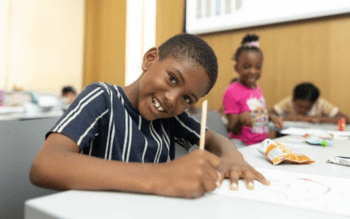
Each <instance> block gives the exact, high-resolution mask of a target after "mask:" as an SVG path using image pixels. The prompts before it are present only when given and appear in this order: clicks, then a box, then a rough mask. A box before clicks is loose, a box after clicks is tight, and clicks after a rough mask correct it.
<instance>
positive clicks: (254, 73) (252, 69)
mask: <svg viewBox="0 0 350 219" xmlns="http://www.w3.org/2000/svg"><path fill="white" fill-rule="evenodd" d="M261 68H262V58H261V56H260V54H259V53H258V52H256V51H244V52H242V53H241V55H240V56H239V59H238V62H237V64H236V65H235V70H236V72H237V73H238V75H239V82H240V83H242V84H244V85H246V86H247V87H251V88H254V87H255V86H256V82H257V81H258V80H259V78H260V76H261V73H262V70H261Z"/></svg>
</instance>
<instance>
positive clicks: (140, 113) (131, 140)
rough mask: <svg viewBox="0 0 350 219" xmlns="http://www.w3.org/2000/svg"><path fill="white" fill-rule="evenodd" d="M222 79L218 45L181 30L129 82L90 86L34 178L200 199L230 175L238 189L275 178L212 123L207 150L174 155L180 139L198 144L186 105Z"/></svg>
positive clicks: (46, 183) (47, 146)
mask: <svg viewBox="0 0 350 219" xmlns="http://www.w3.org/2000/svg"><path fill="white" fill-rule="evenodd" d="M216 79H217V60H216V56H215V54H214V52H213V51H212V49H211V48H210V47H209V45H208V44H206V43H205V42H204V41H203V40H201V39H200V38H198V37H196V36H193V35H190V34H180V35H176V36H174V37H172V38H170V39H169V40H167V41H166V42H165V43H164V44H162V45H161V46H160V47H159V48H152V49H150V50H149V51H148V52H147V53H146V54H145V55H144V58H143V63H142V75H141V76H140V77H139V78H138V79H137V80H136V81H135V82H134V83H132V84H131V85H129V86H126V87H119V86H115V85H109V84H107V83H95V84H92V85H89V86H87V87H86V88H85V89H84V90H83V91H82V92H81V93H80V94H79V96H78V97H77V98H76V100H75V101H74V102H73V103H72V105H71V106H70V107H69V109H68V110H67V112H66V113H65V114H64V115H63V116H62V117H61V118H60V120H59V121H58V122H57V123H56V125H55V126H54V127H53V129H52V130H51V131H50V132H49V133H48V134H47V135H46V141H45V143H44V144H43V146H42V148H41V150H40V151H39V152H38V154H37V156H36V158H35V160H34V162H33V164H32V168H31V172H30V179H31V182H32V183H33V184H35V185H38V186H41V187H45V188H51V189H58V190H66V189H84V190H120V191H129V192H140V193H150V194H157V195H164V196H174V197H185V198H194V197H199V196H202V195H204V194H205V192H209V191H213V190H214V189H215V188H216V187H217V186H218V185H220V184H221V182H222V180H223V178H224V177H228V178H230V180H231V188H232V189H233V190H236V189H237V185H238V179H240V178H245V180H246V183H247V186H248V188H250V189H252V188H253V187H254V185H253V180H254V179H257V180H259V181H261V182H262V183H264V184H269V182H268V181H267V180H266V179H265V178H264V177H263V176H262V175H261V174H260V173H258V172H257V171H256V170H255V169H254V168H252V167H251V166H250V165H249V164H247V163H246V162H245V160H244V159H243V156H242V155H241V154H240V153H239V152H238V150H237V149H236V148H235V146H234V144H233V143H232V142H231V141H230V140H229V139H228V138H226V137H224V136H221V135H219V134H217V133H215V132H213V131H210V130H208V131H207V134H206V139H205V147H206V150H207V151H201V150H195V151H193V152H191V153H189V154H188V155H186V156H183V157H181V158H179V159H176V160H174V157H175V154H174V147H175V142H177V143H179V144H180V145H182V146H184V147H185V148H186V149H188V148H189V147H191V146H192V145H193V144H198V141H199V132H200V124H199V123H198V122H197V121H196V120H195V119H193V118H192V117H190V116H189V115H188V114H187V113H186V112H184V110H185V109H187V108H188V107H189V106H190V105H192V104H195V103H196V102H197V101H198V100H199V98H201V97H203V96H205V95H206V94H207V93H208V92H209V91H210V89H211V88H212V87H213V86H214V84H215V82H216Z"/></svg>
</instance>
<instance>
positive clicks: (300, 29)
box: [199, 15, 350, 116]
mask: <svg viewBox="0 0 350 219" xmlns="http://www.w3.org/2000/svg"><path fill="white" fill-rule="evenodd" d="M349 30H350V16H349V15H342V16H335V17H329V18H322V19H314V20H306V21H298V22H291V23H286V24H277V25H271V26H265V27H256V28H249V29H243V30H234V31H227V32H221V33H214V34H207V35H201V37H202V38H203V39H204V40H206V41H207V42H208V43H209V44H210V45H211V46H212V48H213V49H214V51H215V53H216V54H217V56H218V60H219V78H218V82H217V84H216V85H215V86H214V88H213V90H212V91H211V92H210V94H209V95H208V97H207V98H208V100H209V105H210V107H211V108H214V109H215V108H219V107H220V106H221V104H222V100H221V99H219V98H218V96H220V95H221V96H222V94H223V92H224V91H225V89H226V87H227V85H228V83H229V81H230V80H231V78H233V77H235V76H237V74H236V73H235V72H234V70H233V65H234V64H235V63H234V62H233V61H232V60H231V57H232V54H233V53H234V52H235V50H236V49H237V48H238V46H239V45H240V43H241V40H242V38H243V37H244V36H245V35H246V34H247V33H255V34H257V35H259V36H260V46H261V49H262V51H263V53H264V64H263V74H262V77H261V79H260V80H259V84H260V86H261V87H262V89H263V92H264V96H265V98H266V102H267V105H268V108H271V107H272V106H273V105H274V104H275V103H277V102H278V101H279V100H281V99H282V98H284V97H286V96H288V95H291V94H292V91H293V88H294V86H295V85H296V84H298V83H300V82H304V81H311V82H312V83H314V84H315V85H316V86H317V87H318V88H319V89H320V90H321V95H322V96H323V97H324V98H326V99H328V100H329V101H331V102H332V103H334V104H335V105H337V106H338V107H339V108H340V109H341V110H342V111H343V112H344V113H345V114H347V115H349V116H350V100H349V98H347V94H348V93H349V86H348V85H347V84H348V82H349V81H350V74H348V73H347V69H349V67H350V63H349V62H348V61H347V60H348V59H349V57H350V37H349V34H348V31H349ZM199 104H200V103H199Z"/></svg>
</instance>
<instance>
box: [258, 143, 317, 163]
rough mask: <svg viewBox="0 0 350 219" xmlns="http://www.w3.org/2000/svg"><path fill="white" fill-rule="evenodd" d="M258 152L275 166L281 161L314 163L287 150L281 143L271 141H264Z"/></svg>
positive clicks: (301, 155) (306, 157)
mask: <svg viewBox="0 0 350 219" xmlns="http://www.w3.org/2000/svg"><path fill="white" fill-rule="evenodd" d="M258 149H259V151H260V152H261V153H262V154H264V155H265V156H266V157H267V159H269V160H270V161H271V162H272V164H273V165H277V164H279V163H281V162H283V161H289V162H292V163H298V164H307V163H315V161H313V160H311V159H310V158H309V157H308V156H305V155H303V154H298V153H295V152H293V151H292V150H290V149H289V148H287V147H286V146H284V145H283V144H281V143H278V142H275V141H273V140H271V139H269V138H268V139H265V140H264V141H263V142H262V143H261V144H260V147H259V148H258Z"/></svg>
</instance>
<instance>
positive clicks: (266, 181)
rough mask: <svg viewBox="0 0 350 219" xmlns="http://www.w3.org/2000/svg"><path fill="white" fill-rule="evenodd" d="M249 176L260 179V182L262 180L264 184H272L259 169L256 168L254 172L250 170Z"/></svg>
mask: <svg viewBox="0 0 350 219" xmlns="http://www.w3.org/2000/svg"><path fill="white" fill-rule="evenodd" d="M247 175H248V177H253V178H255V179H256V180H258V181H259V182H261V183H262V184H264V185H267V186H268V185H270V181H269V180H267V179H266V178H265V177H264V176H263V175H262V174H261V173H259V172H258V171H256V170H254V171H252V172H248V173H247Z"/></svg>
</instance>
